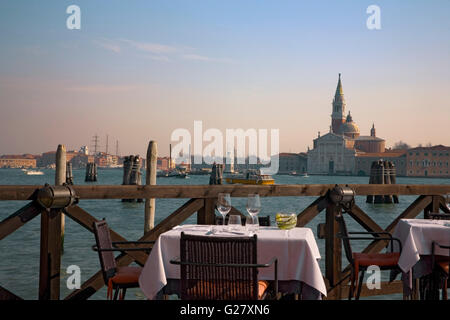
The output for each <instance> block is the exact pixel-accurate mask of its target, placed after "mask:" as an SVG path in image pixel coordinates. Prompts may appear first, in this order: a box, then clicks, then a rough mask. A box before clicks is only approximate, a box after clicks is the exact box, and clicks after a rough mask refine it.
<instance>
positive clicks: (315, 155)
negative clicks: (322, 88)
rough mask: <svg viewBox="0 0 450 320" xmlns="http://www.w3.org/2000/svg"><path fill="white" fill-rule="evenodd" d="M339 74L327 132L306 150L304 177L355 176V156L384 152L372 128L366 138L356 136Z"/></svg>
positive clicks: (381, 141) (382, 143) (355, 128)
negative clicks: (306, 168)
mask: <svg viewBox="0 0 450 320" xmlns="http://www.w3.org/2000/svg"><path fill="white" fill-rule="evenodd" d="M345 109H346V103H345V99H344V91H343V89H342V81H341V74H339V79H338V84H337V88H336V93H335V95H334V99H333V103H332V113H331V126H330V132H328V133H327V134H325V135H322V136H321V135H320V132H319V134H318V137H317V138H316V139H314V140H313V149H308V153H307V154H308V173H309V174H330V175H334V174H336V175H353V174H356V172H355V171H356V157H357V156H358V154H366V153H383V152H385V140H384V139H381V138H379V137H377V136H376V130H375V125H374V124H372V129H371V130H370V135H369V136H362V135H360V131H359V127H358V125H357V124H356V123H355V122H354V121H353V118H352V116H351V114H350V111H349V112H348V114H347V116H346V115H345V112H346V111H345Z"/></svg>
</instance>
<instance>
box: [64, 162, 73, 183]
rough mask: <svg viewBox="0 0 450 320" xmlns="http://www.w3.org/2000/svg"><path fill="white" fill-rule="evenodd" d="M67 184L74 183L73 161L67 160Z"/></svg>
mask: <svg viewBox="0 0 450 320" xmlns="http://www.w3.org/2000/svg"><path fill="white" fill-rule="evenodd" d="M66 184H69V185H73V172H72V163H71V162H67V164H66Z"/></svg>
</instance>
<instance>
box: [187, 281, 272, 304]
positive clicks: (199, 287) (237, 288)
mask: <svg viewBox="0 0 450 320" xmlns="http://www.w3.org/2000/svg"><path fill="white" fill-rule="evenodd" d="M249 285H251V284H250V282H249V281H233V283H230V281H223V280H222V281H220V282H215V281H204V280H200V281H197V282H196V284H195V285H194V286H193V287H191V288H189V289H188V291H190V292H189V294H191V295H196V296H199V298H202V296H205V295H206V296H208V297H209V298H211V299H223V297H227V299H231V300H240V299H242V297H243V296H244V295H247V294H248V293H247V292H248V290H247V289H248V287H249ZM268 287H269V282H268V281H264V280H259V281H258V299H259V300H261V299H262V298H263V296H264V293H265V292H266V290H267V288H268Z"/></svg>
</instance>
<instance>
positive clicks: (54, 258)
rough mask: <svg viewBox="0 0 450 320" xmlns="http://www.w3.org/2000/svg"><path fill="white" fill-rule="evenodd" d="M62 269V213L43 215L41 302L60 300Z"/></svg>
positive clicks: (51, 212) (40, 268)
mask: <svg viewBox="0 0 450 320" xmlns="http://www.w3.org/2000/svg"><path fill="white" fill-rule="evenodd" d="M60 268H61V212H60V211H59V210H58V209H56V210H54V209H51V210H50V211H44V212H42V213H41V248H40V265H39V300H59V291H60V282H59V281H60Z"/></svg>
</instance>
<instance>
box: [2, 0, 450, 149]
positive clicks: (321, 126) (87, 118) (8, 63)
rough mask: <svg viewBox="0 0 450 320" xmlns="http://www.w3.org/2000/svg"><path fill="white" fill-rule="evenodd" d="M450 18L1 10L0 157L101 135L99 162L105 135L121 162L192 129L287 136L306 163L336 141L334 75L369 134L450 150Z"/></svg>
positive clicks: (418, 4) (255, 10) (435, 13)
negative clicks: (332, 135) (316, 145)
mask: <svg viewBox="0 0 450 320" xmlns="http://www.w3.org/2000/svg"><path fill="white" fill-rule="evenodd" d="M73 4H75V5H78V6H79V8H80V10H81V19H80V21H81V29H79V30H76V29H75V30H70V29H68V28H67V26H66V20H67V19H68V18H69V16H70V14H68V13H66V9H67V7H68V6H70V5H73ZM370 5H377V6H379V8H380V10H381V11H380V13H381V15H380V18H381V29H379V30H369V29H368V28H367V26H366V21H367V19H368V17H369V16H370V14H368V13H367V12H366V9H367V7H368V6H370ZM449 15H450V1H448V0H433V1H416V0H409V1H404V0H390V1H379V0H371V1H364V0H361V1H354V0H353V1H345V0H341V1H331V0H330V1H323V0H321V1H299V0H296V1H288V0H283V1H264V0H245V1H242V0H241V1H234V0H227V1H224V0H222V1H215V0H208V1H206V0H198V1H176V0H163V1H159V0H152V1H132V0H130V1H100V0H89V1H76V0H72V1H62V0H58V1H31V0H30V1H23V0H2V1H1V2H0V41H1V49H0V154H22V153H34V154H39V153H42V152H45V151H49V150H56V147H57V145H58V144H65V145H66V147H67V149H68V150H72V149H79V148H80V147H81V146H83V145H88V146H90V147H91V146H92V142H91V141H92V136H93V135H95V134H98V135H99V138H100V149H102V150H104V149H105V144H106V135H108V137H109V150H110V151H113V152H114V151H115V143H116V141H117V140H118V141H119V152H120V154H121V155H125V154H140V155H145V153H146V149H147V145H148V142H149V141H150V140H156V141H157V143H158V149H159V154H160V155H167V154H168V152H169V143H171V141H170V138H171V134H172V132H173V131H174V130H175V129H178V128H185V129H187V130H189V131H191V132H193V127H194V121H196V120H198V121H202V122H203V128H204V130H206V129H208V128H217V129H219V130H221V131H222V132H225V130H226V129H237V128H242V129H244V130H247V129H250V128H254V129H267V130H270V129H279V135H280V151H284V152H304V151H306V150H307V148H308V147H312V141H313V139H314V138H316V137H317V135H318V132H319V131H320V132H321V133H322V134H324V133H326V132H328V131H329V126H330V123H331V118H330V116H331V111H332V110H331V103H332V99H333V96H334V93H335V90H336V85H337V79H338V73H341V74H342V84H343V90H344V95H345V99H346V103H347V110H350V111H351V114H352V117H353V120H354V121H355V122H356V123H357V125H358V126H359V128H360V131H361V134H362V135H369V134H370V128H371V127H372V123H374V124H375V127H376V130H377V136H379V137H381V138H383V139H385V140H386V145H387V146H388V147H389V146H392V145H394V144H395V143H396V142H398V141H400V140H401V141H404V142H407V143H408V144H410V145H411V146H416V145H418V144H424V145H425V144H427V143H432V144H444V145H450V134H449V131H448V127H449V125H448V124H449V120H450V90H449V89H450V19H449ZM172 143H174V142H172Z"/></svg>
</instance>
